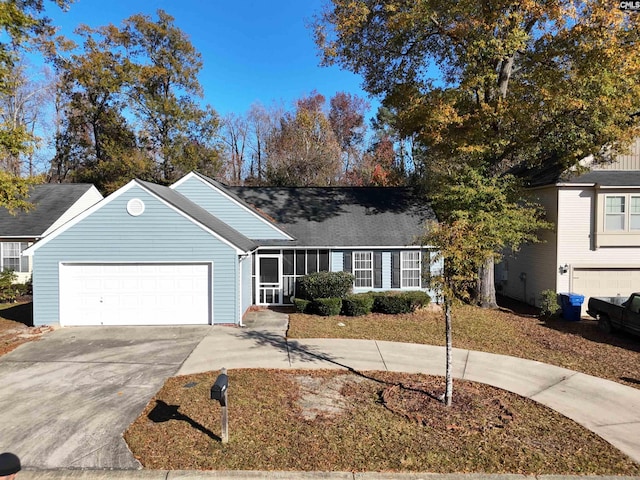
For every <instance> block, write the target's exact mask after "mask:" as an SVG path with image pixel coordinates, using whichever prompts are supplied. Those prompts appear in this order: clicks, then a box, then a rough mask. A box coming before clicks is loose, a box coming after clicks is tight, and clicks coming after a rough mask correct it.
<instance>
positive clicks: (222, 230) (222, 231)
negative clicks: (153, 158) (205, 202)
mask: <svg viewBox="0 0 640 480" xmlns="http://www.w3.org/2000/svg"><path fill="white" fill-rule="evenodd" d="M136 182H138V183H139V184H140V185H142V186H143V187H144V188H146V189H148V190H150V191H151V192H152V193H154V194H155V195H157V196H158V197H160V198H161V199H163V200H164V201H166V202H167V203H169V204H171V205H173V206H174V207H176V208H177V209H178V210H181V211H182V212H183V213H185V214H187V215H188V216H190V217H191V218H193V219H194V220H196V221H197V222H199V223H201V224H202V225H204V226H205V227H207V228H209V229H210V230H212V231H214V232H216V233H217V234H218V235H220V236H221V237H222V238H224V239H226V240H227V241H229V242H231V243H232V244H233V245H235V246H237V247H238V248H240V249H241V250H243V251H245V252H248V251H250V250H253V249H255V248H256V247H257V246H258V245H257V244H256V243H255V242H254V241H253V240H250V239H249V238H247V237H245V236H244V235H243V234H241V233H240V232H238V231H237V230H234V229H233V228H231V227H230V226H229V225H227V224H226V223H224V222H222V221H221V220H219V219H217V218H216V217H214V216H213V215H211V214H210V213H209V212H207V211H206V210H205V209H204V208H202V207H200V206H199V205H196V204H195V203H193V202H192V201H191V200H189V199H188V198H186V197H185V196H183V195H181V194H180V193H178V192H176V191H175V190H173V189H171V188H169V187H163V186H161V185H156V184H155V183H149V182H145V181H143V180H136Z"/></svg>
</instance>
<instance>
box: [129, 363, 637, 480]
mask: <svg viewBox="0 0 640 480" xmlns="http://www.w3.org/2000/svg"><path fill="white" fill-rule="evenodd" d="M228 374H229V390H228V392H229V406H228V409H229V438H230V441H229V443H227V444H222V443H221V442H220V438H219V435H220V429H221V425H220V406H219V405H218V404H217V402H212V401H211V400H209V389H210V388H211V385H212V384H213V382H214V381H215V378H216V375H217V373H216V372H210V373H205V374H198V375H189V376H183V377H174V378H171V379H169V380H168V381H167V383H166V384H165V385H164V387H163V388H162V389H161V390H160V392H159V393H158V394H157V396H156V397H155V398H154V399H153V400H152V401H151V402H150V403H149V405H148V406H147V408H146V409H145V410H144V412H143V413H142V415H141V416H140V417H139V418H138V419H137V420H136V421H135V422H134V423H133V424H132V425H131V427H130V428H129V430H128V431H127V432H126V434H125V439H126V441H127V443H128V444H129V447H130V448H131V450H132V452H133V453H134V455H135V456H136V458H138V459H139V460H140V461H141V462H142V464H143V465H144V467H145V468H149V469H202V470H210V469H214V470H304V471H310V470H315V471H354V472H358V471H389V472H397V471H411V472H416V471H419V472H434V473H451V472H483V473H520V474H579V475H591V474H598V475H638V474H640V465H638V464H635V463H633V462H632V461H631V460H630V459H628V458H627V457H625V456H624V455H623V454H622V453H620V452H619V451H618V450H617V449H615V448H614V447H612V446H611V445H609V444H608V443H607V442H605V441H604V440H602V439H601V438H599V437H598V436H596V435H595V434H593V433H592V432H590V431H588V430H586V429H585V428H583V427H581V426H580V425H578V424H576V423H575V422H573V421H571V420H569V419H567V418H565V417H563V416H562V415H560V414H558V413H556V412H554V411H552V410H550V409H548V408H546V407H544V406H542V405H539V404H536V403H535V402H533V401H530V400H528V399H525V398H522V397H519V396H518V395H515V394H512V393H509V392H505V391H502V390H499V389H496V388H493V387H490V386H487V385H480V384H474V383H472V382H466V381H455V382H454V404H453V406H452V407H450V408H447V407H445V406H444V405H443V404H442V403H441V402H440V401H438V400H437V398H438V396H439V395H440V394H441V392H442V389H443V388H444V385H443V380H442V379H441V378H437V377H429V376H426V375H417V374H402V373H393V372H362V373H360V374H355V373H346V372H344V371H336V370H331V371H327V370H320V371H296V370H288V371H283V370H258V369H242V370H229V372H228ZM310 378H313V379H315V381H309V379H310ZM312 385H315V387H313V388H315V390H316V393H317V392H321V391H323V390H324V389H326V388H327V387H328V386H329V388H330V389H332V390H333V392H332V394H331V395H329V399H327V396H326V395H320V396H318V397H317V405H316V407H317V412H316V415H314V416H308V415H305V413H304V410H305V409H309V408H310V406H309V398H312V397H309V393H310V391H309V390H310V388H312V387H311V386H312ZM311 393H312V392H311ZM338 394H339V395H338ZM338 396H339V397H340V398H338ZM303 397H306V399H305V401H303ZM327 401H330V402H331V403H332V408H326V407H327V405H326V403H327Z"/></svg>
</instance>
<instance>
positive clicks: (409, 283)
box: [400, 251, 420, 288]
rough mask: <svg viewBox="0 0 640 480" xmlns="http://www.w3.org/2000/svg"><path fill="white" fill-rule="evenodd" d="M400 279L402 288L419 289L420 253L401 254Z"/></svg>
mask: <svg viewBox="0 0 640 480" xmlns="http://www.w3.org/2000/svg"><path fill="white" fill-rule="evenodd" d="M400 263H401V269H400V278H401V279H402V281H401V285H402V288H408V287H420V252H419V251H408V252H401V262H400Z"/></svg>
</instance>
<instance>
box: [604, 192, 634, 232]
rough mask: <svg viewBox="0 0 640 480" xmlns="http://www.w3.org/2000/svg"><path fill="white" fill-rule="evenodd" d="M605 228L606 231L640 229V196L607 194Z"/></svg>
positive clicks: (605, 200)
mask: <svg viewBox="0 0 640 480" xmlns="http://www.w3.org/2000/svg"><path fill="white" fill-rule="evenodd" d="M604 230H605V232H628V231H640V196H639V195H607V196H605V199H604Z"/></svg>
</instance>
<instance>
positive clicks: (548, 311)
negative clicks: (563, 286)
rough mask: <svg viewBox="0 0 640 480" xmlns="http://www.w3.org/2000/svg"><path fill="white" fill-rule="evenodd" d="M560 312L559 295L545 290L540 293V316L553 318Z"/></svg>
mask: <svg viewBox="0 0 640 480" xmlns="http://www.w3.org/2000/svg"><path fill="white" fill-rule="evenodd" d="M559 310H560V305H559V304H558V294H557V293H556V292H555V291H554V290H543V291H542V292H540V314H541V315H542V316H543V317H546V318H551V317H553V316H554V315H555V314H556V313H558V311H559Z"/></svg>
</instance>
